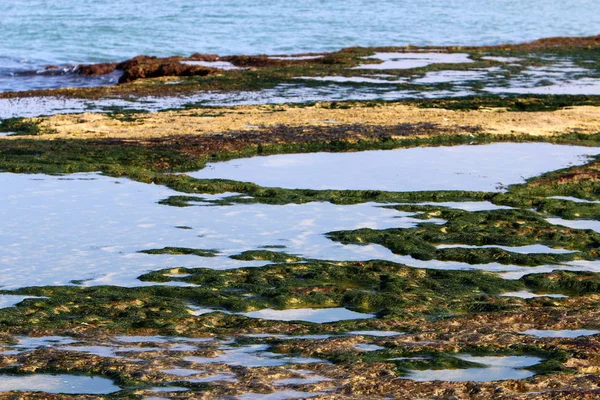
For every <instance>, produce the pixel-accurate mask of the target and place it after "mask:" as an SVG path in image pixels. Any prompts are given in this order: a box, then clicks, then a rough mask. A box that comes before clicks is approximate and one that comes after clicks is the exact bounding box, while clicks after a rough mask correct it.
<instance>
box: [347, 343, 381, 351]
mask: <svg viewBox="0 0 600 400" xmlns="http://www.w3.org/2000/svg"><path fill="white" fill-rule="evenodd" d="M354 348H355V349H356V350H359V351H378V350H385V347H383V346H378V345H376V344H368V343H361V344H355V345H354Z"/></svg>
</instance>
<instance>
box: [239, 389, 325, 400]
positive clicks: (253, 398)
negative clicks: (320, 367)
mask: <svg viewBox="0 0 600 400" xmlns="http://www.w3.org/2000/svg"><path fill="white" fill-rule="evenodd" d="M323 394H324V393H320V392H316V393H307V392H300V391H298V390H283V391H280V392H274V393H268V394H265V393H246V394H242V395H240V396H237V397H236V398H237V399H238V400H286V399H308V398H311V397H317V396H321V395H323Z"/></svg>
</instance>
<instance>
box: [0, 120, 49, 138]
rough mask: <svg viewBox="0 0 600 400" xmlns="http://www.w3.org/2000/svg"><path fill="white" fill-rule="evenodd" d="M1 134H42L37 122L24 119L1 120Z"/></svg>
mask: <svg viewBox="0 0 600 400" xmlns="http://www.w3.org/2000/svg"><path fill="white" fill-rule="evenodd" d="M0 132H10V133H11V136H33V135H39V134H40V133H41V130H40V127H39V126H38V124H37V123H36V122H32V121H30V120H25V119H24V118H7V119H0Z"/></svg>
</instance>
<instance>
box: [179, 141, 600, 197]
mask: <svg viewBox="0 0 600 400" xmlns="http://www.w3.org/2000/svg"><path fill="white" fill-rule="evenodd" d="M599 153H600V148H593V147H580V146H564V145H553V144H547V143H497V144H489V145H476V146H470V145H463V146H441V147H416V148H409V149H397V150H376V151H363V152H356V153H309V154H285V155H273V156H262V157H252V158H243V159H237V160H232V161H227V162H219V163H210V164H207V166H206V167H205V168H204V169H202V170H200V171H197V172H193V173H188V175H190V176H192V177H195V178H203V179H215V178H222V179H233V180H237V181H244V182H254V183H257V184H259V185H261V186H268V187H283V188H289V189H317V190H319V189H348V190H386V191H424V190H471V191H489V192H498V191H502V190H503V188H505V187H506V186H508V185H511V184H515V183H523V182H524V179H526V178H529V177H533V176H537V175H539V174H541V173H544V172H547V171H552V170H556V169H560V168H564V167H567V166H570V165H579V164H584V163H585V162H586V160H587V157H586V156H589V155H596V154H599ZM417 169H418V173H415V172H416V171H417ZM373 177H377V179H373Z"/></svg>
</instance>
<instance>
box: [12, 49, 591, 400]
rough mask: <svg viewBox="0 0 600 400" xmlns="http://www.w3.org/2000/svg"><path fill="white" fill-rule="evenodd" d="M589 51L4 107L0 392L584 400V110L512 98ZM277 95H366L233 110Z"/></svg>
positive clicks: (212, 74)
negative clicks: (205, 99) (394, 94)
mask: <svg viewBox="0 0 600 400" xmlns="http://www.w3.org/2000/svg"><path fill="white" fill-rule="evenodd" d="M599 48H600V43H599V41H598V37H591V38H571V39H569V38H558V39H557V38H554V39H545V40H540V41H536V42H532V43H529V44H523V45H506V46H498V47H485V48H476V47H461V48H426V49H419V48H416V49H415V48H374V49H367V48H351V49H345V50H343V51H340V52H336V53H323V54H303V55H297V56H294V55H279V56H275V57H267V56H265V57H240V56H228V57H220V58H219V57H212V58H211V57H207V56H202V55H196V56H194V57H190V58H189V59H188V58H185V59H184V58H177V59H173V58H171V59H146V58H138V59H136V60H135V62H134V64H135V63H137V64H135V65H136V66H137V67H139V68H138V69H136V70H137V71H140V70H143V68H146V67H148V68H150V67H149V65H153V66H154V67H156V66H155V64H158V65H162V64H164V63H167V64H169V65H171V66H172V67H173V69H170V70H169V69H165V68H162V67H161V68H162V69H161V70H162V71H165V70H168V71H171V73H173V74H175V75H180V76H176V77H168V78H167V77H156V76H152V75H153V74H152V73H148V74H146V75H145V76H143V77H136V79H133V78H132V75H124V76H129V78H127V79H128V80H129V79H130V81H129V82H125V79H123V83H121V84H119V85H115V86H109V87H102V88H85V89H55V90H49V91H37V92H22V93H10V94H6V93H5V94H2V95H0V97H1V98H0V118H3V119H2V120H1V123H0V130H2V131H5V132H7V134H6V135H3V136H0V170H1V171H2V173H0V183H1V185H0V194H1V196H2V198H3V202H4V207H3V208H2V210H0V219H1V220H2V221H3V223H2V225H1V226H0V242H1V244H2V252H1V253H0V272H1V273H2V278H1V280H0V285H2V287H1V288H0V289H1V290H0V306H1V308H0V368H2V374H3V375H2V377H0V382H1V383H2V384H0V391H2V394H0V398H14V396H19V398H32V399H37V398H39V399H41V398H53V399H74V398H81V399H88V398H135V399H138V398H139V399H143V398H176V399H187V398H189V399H197V398H206V399H212V398H223V399H244V398H248V399H250V398H257V399H258V398H324V399H325V398H327V399H364V398H372V399H384V398H398V399H412V398H433V399H446V398H458V399H463V398H465V399H467V398H469V399H493V398H494V399H495V398H506V399H540V398H541V399H546V398H547V399H555V398H565V399H570V398H573V399H579V398H583V397H589V398H593V397H594V396H597V395H598V393H600V389H599V388H598V374H599V373H600V352H599V351H598V350H597V349H598V348H600V346H599V343H598V341H599V340H600V334H598V332H599V331H600V323H599V322H598V321H599V317H600V311H599V310H600V253H599V249H600V233H599V229H598V228H597V225H598V224H599V223H600V187H599V183H598V182H600V150H599V149H600V105H599V104H598V94H599V93H595V92H590V93H586V94H581V95H566V94H561V93H560V92H557V93H554V94H551V95H547V96H546V95H532V94H530V93H529V92H527V94H525V95H519V94H516V95H515V94H514V93H512V91H513V89H514V88H515V87H523V88H525V89H527V90H529V89H531V88H533V87H537V86H538V84H537V83H535V82H533V81H530V80H527V81H526V77H527V79H532V80H536V79H540V80H550V79H553V81H552V82H542V83H541V84H540V85H539V86H544V87H552V86H553V85H564V84H567V83H569V82H572V81H577V80H581V79H586V81H585V82H587V80H589V79H596V78H597V77H596V75H597V73H598V71H597V68H596V64H594V63H592V62H590V61H594V62H596V61H597V57H598V49H599ZM161 63H162V64H161ZM175 63H176V64H177V68H174V66H175ZM210 63H219V64H210ZM224 63H228V64H224ZM230 64H231V65H232V66H235V67H236V68H230ZM219 65H220V66H224V65H226V66H227V68H226V69H221V70H218V71H213V70H216V69H218V68H215V67H216V66H219ZM180 66H181V68H183V69H181V70H180V69H178V68H179V67H180ZM374 66H376V67H374ZM125 67H126V66H125V65H123V66H122V68H125ZM154 67H152V68H154ZM115 68H117V66H115ZM128 68H129V67H128ZM140 68H141V69H140ZM156 68H159V67H156ZM389 68H392V69H389ZM159 69H160V68H159ZM196 69H197V70H196ZM133 70H134V69H131V71H133ZM371 70H372V71H371ZM178 71H179V72H180V73H178ZM182 71H188V72H186V73H184V72H182ZM191 71H196V72H197V74H196V73H194V74H192V73H191ZM448 71H450V72H448ZM505 71H509V72H510V73H506V72H505ZM511 71H512V72H511ZM113 72H114V71H111V73H113ZM122 72H124V73H125V72H127V71H122ZM502 74H503V75H502ZM367 75H368V76H367ZM500 75H502V76H503V78H502V80H498V79H500V78H499V76H500ZM331 76H335V77H336V79H335V82H334V84H335V85H336V86H335V87H334V88H332V87H331V86H330V85H331V82H330V80H328V78H329V77H331ZM540 76H543V77H542V78H539V77H540ZM299 78H300V79H299ZM315 78H322V79H315ZM341 78H344V79H341ZM363 78H365V79H367V80H365V81H361V79H363ZM446 79H454V81H453V82H454V83H452V85H451V86H452V87H450V86H449V83H448V82H446V81H445V80H446ZM377 80H382V81H385V82H386V83H385V84H382V83H381V82H376V81H377ZM400 81H402V82H400ZM290 82H293V85H300V87H302V88H305V89H306V90H318V91H321V90H323V91H324V92H323V91H322V92H320V93H321V94H323V93H331V91H332V90H333V91H335V90H338V89H337V87H343V88H344V90H342V91H341V92H336V93H337V94H336V96H338V95H339V96H341V97H342V98H343V97H344V96H345V94H344V93H346V94H347V93H349V92H352V91H354V90H356V93H359V94H360V93H364V92H368V93H370V94H369V96H371V95H372V94H373V93H375V94H376V96H375V97H373V98H372V99H370V100H368V101H366V100H365V101H362V100H361V101H342V102H340V101H337V100H336V101H331V98H327V97H326V96H325V97H322V98H320V99H321V100H319V101H318V102H312V101H307V100H306V98H304V97H301V96H298V93H302V90H304V89H302V90H300V91H296V92H289V93H288V94H287V95H286V96H288V95H289V96H292V97H293V96H297V97H296V98H295V99H296V100H297V101H296V100H294V101H291V102H286V101H284V103H285V104H275V103H279V101H272V100H273V98H270V97H268V96H267V97H266V98H261V99H262V100H261V102H266V103H268V104H255V105H247V104H240V102H238V101H237V100H236V99H239V98H240V97H239V96H242V97H243V95H240V93H242V92H244V91H246V92H247V93H253V94H252V96H257V98H259V97H260V96H262V94H264V93H265V91H274V90H275V91H276V90H279V89H277V88H278V87H280V86H281V85H291V84H292V83H290ZM536 82H537V81H536ZM538 83H539V82H538ZM578 83H581V82H580V81H578ZM491 84H493V85H496V86H501V87H503V88H507V91H506V94H502V95H498V94H495V93H493V91H491V90H488V86H489V85H491ZM339 85H342V86H339ZM389 85H392V86H393V85H409V86H410V89H406V90H410V91H416V92H419V93H427V92H428V90H430V89H431V90H432V91H437V92H440V91H442V90H443V91H445V93H446V94H443V95H441V96H436V97H439V98H436V99H432V100H424V99H423V98H420V97H419V96H416V97H412V98H407V99H403V100H400V101H386V98H387V97H386V96H388V95H389V93H388V94H385V93H383V92H381V90H388V89H381V87H384V88H387V87H388V86H389ZM424 85H425V86H426V85H433V86H431V87H429V89H428V88H427V87H425V86H424ZM465 85H466V86H465ZM586 85H587V84H586ZM409 86H407V87H409ZM496 86H494V87H496ZM489 87H491V86H489ZM463 89H464V90H467V91H469V92H471V91H472V92H474V93H475V94H474V95H472V96H470V97H464V98H463V97H460V98H457V97H456V96H455V95H456V93H455V92H456V91H458V90H463ZM215 90H218V91H219V93H218V95H219V96H221V98H225V99H230V100H231V99H233V100H231V102H230V103H228V104H227V105H209V104H208V103H196V104H190V103H189V102H188V104H187V105H186V107H184V108H181V106H182V105H183V104H186V103H184V102H183V101H184V99H188V100H189V98H191V97H190V96H192V97H193V96H200V97H202V96H213V95H215V92H214V91H215ZM286 90H287V89H286ZM393 90H394V91H398V90H405V87H404V86H402V87H401V88H394V89H393ZM450 92H452V93H450ZM293 93H295V94H293ZM382 93H383V94H382ZM132 95H133V96H134V97H136V98H135V99H133V98H129V100H124V99H126V98H128V96H132ZM57 96H59V97H60V99H61V100H59V101H61V102H64V104H66V105H67V106H66V108H63V109H62V110H58V109H56V108H52V107H54V106H52V107H49V108H44V107H45V106H44V105H43V104H44V103H43V102H38V99H40V98H43V99H46V100H47V101H48V102H49V103H48V104H55V103H53V102H55V101H58V100H56V99H57V98H58V97H57ZM144 96H154V98H155V99H156V101H157V102H158V103H160V101H161V99H166V103H164V104H169V106H168V107H167V108H169V109H168V110H158V109H159V108H162V107H158V108H153V107H154V106H152V102H150V103H142V100H140V99H143V98H144ZM179 96H181V97H179ZM186 96H187V97H186ZM236 96H238V97H236ZM111 98H112V100H111ZM171 98H177V99H179V100H177V101H180V100H181V101H182V102H179V103H177V104H175V103H173V102H171ZM283 98H284V99H289V98H290V97H285V96H284V97H283ZM302 99H304V100H302ZM323 99H325V100H324V101H322V100H323ZM263 100H264V101H263ZM345 100H352V98H351V97H349V98H346V99H345ZM358 100H360V99H358ZM388 100H389V98H388ZM396 100H397V99H396ZM71 101H76V102H84V101H85V102H88V103H86V104H88V105H90V107H89V108H86V107H87V106H86V107H84V108H78V107H73V108H69V107H71V105H72V104H71V105H69V104H70V103H69V102H71ZM104 101H109V102H110V101H118V102H124V101H127V104H125V103H120V105H119V106H118V107H115V105H114V104H113V105H112V106H111V107H109V108H102V107H98V103H94V102H104ZM21 102H22V103H21ZM242 103H243V102H242ZM11 104H12V105H15V104H34V105H41V108H38V109H35V108H34V109H32V110H30V111H31V112H30V111H28V110H27V107H25V108H19V107H12V106H11ZM124 104H125V105H124ZM144 104H146V105H148V104H149V106H148V107H147V109H145V106H144ZM129 105H132V108H133V109H129V108H130V107H129ZM11 107H12V108H11ZM83 111H85V112H83ZM65 112H66V113H65ZM44 114H46V115H44ZM311 166H313V167H315V166H316V167H315V168H312V169H311V168H310V167H311ZM307 167H309V168H307ZM280 172H283V173H281V174H280V176H278V175H277V174H278V173H280ZM16 391H18V392H16ZM11 396H12V397H11Z"/></svg>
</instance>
